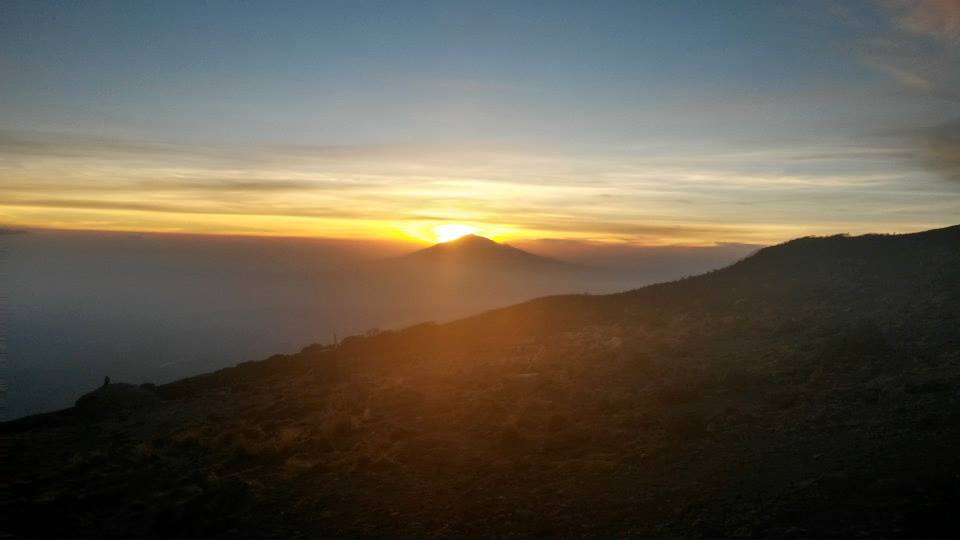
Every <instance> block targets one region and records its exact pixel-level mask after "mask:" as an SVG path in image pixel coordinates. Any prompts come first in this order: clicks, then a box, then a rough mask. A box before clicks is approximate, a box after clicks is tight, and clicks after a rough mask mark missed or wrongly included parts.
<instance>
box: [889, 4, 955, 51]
mask: <svg viewBox="0 0 960 540" xmlns="http://www.w3.org/2000/svg"><path fill="white" fill-rule="evenodd" d="M888 6H890V8H892V9H893V10H894V11H895V12H896V13H897V15H896V18H897V22H898V23H899V24H900V26H901V27H902V28H904V29H906V30H908V31H910V32H914V33H917V34H921V35H926V36H930V37H933V38H935V39H938V40H940V41H943V42H945V43H948V44H953V45H960V2H957V1H956V0H897V1H894V2H889V3H888Z"/></svg>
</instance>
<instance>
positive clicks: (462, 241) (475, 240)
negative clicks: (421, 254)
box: [434, 233, 502, 246]
mask: <svg viewBox="0 0 960 540" xmlns="http://www.w3.org/2000/svg"><path fill="white" fill-rule="evenodd" d="M434 245H435V246H443V245H447V246H480V245H486V246H491V245H495V246H499V245H502V244H500V243H499V242H495V241H493V240H491V239H489V238H487V237H486V236H480V235H477V234H472V233H471V234H465V235H463V236H461V237H460V238H457V239H455V240H450V241H448V242H440V243H437V244H434Z"/></svg>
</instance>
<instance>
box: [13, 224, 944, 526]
mask: <svg viewBox="0 0 960 540" xmlns="http://www.w3.org/2000/svg"><path fill="white" fill-rule="evenodd" d="M958 269H960V227H951V228H947V229H940V230H936V231H928V232H925V233H918V234H911V235H897V236H878V235H868V236H862V237H852V238H849V237H830V238H805V239H800V240H795V241H792V242H788V243H786V244H782V245H779V246H774V247H771V248H767V249H764V250H761V251H760V252H759V253H757V254H756V255H754V256H752V257H749V258H747V259H745V260H743V261H741V262H739V263H737V264H735V265H732V266H730V267H728V268H725V269H722V270H718V271H715V272H711V273H709V274H705V275H702V276H697V277H693V278H689V279H685V280H681V281H677V282H672V283H665V284H659V285H654V286H650V287H644V288H642V289H637V290H633V291H629V292H624V293H619V294H614V295H607V296H588V295H573V296H559V297H549V298H541V299H537V300H534V301H531V302H527V303H524V304H520V305H516V306H511V307H507V308H503V309H498V310H494V311H490V312H487V313H483V314H479V315H476V316H473V317H469V318H466V319H462V320H459V321H454V322H452V323H448V324H444V325H432V324H426V325H420V326H417V327H412V328H409V329H406V330H403V331H397V332H385V333H381V334H378V335H371V336H365V337H359V336H357V337H351V338H348V339H345V340H343V342H342V343H340V344H339V345H337V346H323V345H315V346H311V347H308V348H306V349H304V350H303V351H302V352H301V353H298V354H296V355H289V356H276V357H272V358H270V359H267V360H265V361H262V362H251V363H247V364H242V365H240V366H238V367H236V368H230V369H226V370H222V371H220V372H217V373H213V374H209V375H204V376H200V377H194V378H191V379H185V380H182V381H179V382H176V383H172V384H169V385H164V386H161V387H158V388H155V389H151V388H147V389H145V390H147V391H150V392H154V393H155V394H156V395H157V397H159V398H160V400H159V401H156V402H154V401H150V400H145V399H141V398H140V397H137V399H135V400H134V399H129V400H127V399H125V400H121V401H117V402H115V403H114V404H112V405H111V404H110V403H107V402H105V400H97V399H92V398H88V399H86V400H85V401H84V403H88V404H89V403H101V404H102V405H100V406H98V407H92V408H91V407H90V406H86V407H83V408H75V409H71V410H68V411H65V412H62V413H59V414H55V415H46V416H42V417H34V418H28V419H24V420H21V421H17V422H12V423H8V424H5V425H4V426H3V431H4V440H5V442H6V444H8V445H9V448H10V449H11V451H10V452H9V453H8V454H9V455H10V456H12V458H11V459H7V460H4V463H3V465H2V467H3V471H2V473H3V475H4V477H5V478H8V479H10V482H11V483H10V485H11V489H10V490H9V496H5V497H4V501H3V506H2V510H3V512H4V514H5V515H7V516H10V517H11V524H10V525H9V532H12V533H15V534H20V535H24V534H29V535H34V536H36V535H45V534H58V535H67V534H69V535H77V534H85V535H87V534H88V535H118V534H123V535H138V536H146V535H166V536H187V535H203V536H217V535H223V536H230V535H232V536H298V535H300V536H338V537H340V536H349V537H357V536H381V537H382V536H389V537H417V538H422V537H427V536H430V537H448V536H497V537H530V536H563V537H572V536H577V537H588V536H589V537H607V536H639V537H651V536H663V537H677V536H684V537H721V536H737V537H824V536H843V537H851V536H871V537H879V536H889V537H895V536H896V537H901V536H902V537H918V536H922V537H954V536H957V535H958V534H960V520H958V518H957V516H956V512H955V511H954V508H955V507H956V505H957V503H958V502H960V479H958V477H957V475H956V471H957V470H960V456H958V455H957V452H956V449H955V443H956V441H957V440H958V439H960V396H958V394H957V391H956V388H957V387H958V384H960V324H958V321H960V272H958ZM127 390H129V391H130V392H135V393H136V396H141V395H142V392H138V391H134V389H133V388H128V389H126V390H124V392H126V391H127ZM138 390H140V389H138ZM113 393H117V392H113ZM95 395H96V394H95ZM105 395H106V394H105V393H104V396H105ZM129 397H131V398H132V397H135V396H133V394H132V393H131V396H129ZM127 402H132V403H137V404H138V405H137V406H135V407H134V406H126V405H123V403H127ZM50 516H56V517H55V518H51V517H50Z"/></svg>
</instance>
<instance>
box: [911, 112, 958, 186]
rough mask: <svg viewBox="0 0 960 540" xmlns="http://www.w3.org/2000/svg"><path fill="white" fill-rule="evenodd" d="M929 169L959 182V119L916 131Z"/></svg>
mask: <svg viewBox="0 0 960 540" xmlns="http://www.w3.org/2000/svg"><path fill="white" fill-rule="evenodd" d="M918 136H919V139H920V141H921V143H922V145H923V148H924V149H925V150H926V152H925V153H924V154H923V155H924V157H925V158H926V163H927V164H928V165H929V166H930V168H931V169H933V170H934V171H936V172H938V173H939V174H941V175H942V176H943V177H944V178H946V179H948V180H952V181H955V182H960V120H954V121H952V122H947V123H944V124H940V125H937V126H933V127H931V128H927V129H922V130H919V131H918Z"/></svg>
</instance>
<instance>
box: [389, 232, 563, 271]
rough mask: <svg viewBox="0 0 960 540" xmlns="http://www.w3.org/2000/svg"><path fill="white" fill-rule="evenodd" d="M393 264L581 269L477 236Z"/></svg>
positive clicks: (463, 237) (434, 246) (439, 244)
mask: <svg viewBox="0 0 960 540" xmlns="http://www.w3.org/2000/svg"><path fill="white" fill-rule="evenodd" d="M394 261H395V262H400V263H409V264H467V265H470V266H473V267H474V268H477V269H479V268H483V267H486V268H490V267H491V265H495V266H498V267H501V268H506V267H510V268H514V269H529V270H533V269H536V270H538V271H542V270H545V269H549V268H554V269H562V270H566V271H570V270H574V269H580V267H579V266H577V265H572V264H570V263H567V262H563V261H558V260H556V259H551V258H549V257H543V256H541V255H536V254H533V253H530V252H528V251H524V250H522V249H519V248H515V247H513V246H511V245H509V244H501V243H499V242H496V241H494V240H491V239H489V238H487V237H485V236H479V235H476V234H465V235H463V236H461V237H460V238H457V239H456V240H450V241H448V242H441V243H437V244H434V245H432V246H430V247H426V248H424V249H420V250H418V251H414V252H413V253H409V254H407V255H403V256H401V257H398V258H397V259H394Z"/></svg>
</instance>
